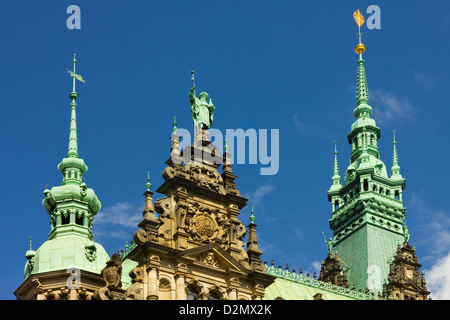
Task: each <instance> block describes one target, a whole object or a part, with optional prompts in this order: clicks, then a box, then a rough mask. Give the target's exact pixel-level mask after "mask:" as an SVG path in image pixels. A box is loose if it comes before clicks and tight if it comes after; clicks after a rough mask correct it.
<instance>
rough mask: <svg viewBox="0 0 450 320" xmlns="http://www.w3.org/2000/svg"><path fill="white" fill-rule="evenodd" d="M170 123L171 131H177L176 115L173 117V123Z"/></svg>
mask: <svg viewBox="0 0 450 320" xmlns="http://www.w3.org/2000/svg"><path fill="white" fill-rule="evenodd" d="M172 125H173V127H172V133H174V134H176V133H177V131H178V128H177V117H173V124H172Z"/></svg>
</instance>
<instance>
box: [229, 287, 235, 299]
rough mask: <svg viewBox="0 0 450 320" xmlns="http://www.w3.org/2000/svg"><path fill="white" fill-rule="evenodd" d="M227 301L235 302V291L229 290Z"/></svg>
mask: <svg viewBox="0 0 450 320" xmlns="http://www.w3.org/2000/svg"><path fill="white" fill-rule="evenodd" d="M228 300H237V289H236V288H231V290H230V293H229V294H228Z"/></svg>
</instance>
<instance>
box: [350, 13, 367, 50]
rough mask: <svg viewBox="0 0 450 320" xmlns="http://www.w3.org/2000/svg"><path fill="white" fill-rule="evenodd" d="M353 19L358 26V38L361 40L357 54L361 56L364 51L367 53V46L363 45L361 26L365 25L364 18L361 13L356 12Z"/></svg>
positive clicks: (357, 47) (356, 48)
mask: <svg viewBox="0 0 450 320" xmlns="http://www.w3.org/2000/svg"><path fill="white" fill-rule="evenodd" d="M353 18H354V19H355V21H356V24H357V25H358V34H357V35H358V38H359V44H358V45H357V46H356V47H355V52H356V53H357V54H359V55H361V54H362V53H363V52H364V51H366V46H365V45H363V44H362V43H361V36H362V34H361V26H362V25H363V24H364V17H363V15H362V14H361V12H360V11H359V9H358V10H356V11H355V12H353Z"/></svg>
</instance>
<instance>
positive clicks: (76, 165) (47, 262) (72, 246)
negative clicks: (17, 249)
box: [25, 55, 109, 277]
mask: <svg viewBox="0 0 450 320" xmlns="http://www.w3.org/2000/svg"><path fill="white" fill-rule="evenodd" d="M75 63H76V59H75V55H74V57H73V64H74V67H73V71H70V70H67V71H68V72H69V74H70V76H71V77H72V78H73V86H72V92H71V93H70V94H69V97H70V99H71V100H72V103H71V118H70V133H69V150H68V154H67V157H65V158H63V160H62V161H61V162H60V163H59V165H58V169H59V170H60V171H61V173H62V176H63V181H62V185H60V186H55V187H53V188H51V190H48V187H47V186H46V188H45V190H44V196H45V198H44V199H43V201H42V205H43V206H44V208H45V209H46V210H47V213H48V214H49V217H50V226H51V230H50V233H49V238H48V240H47V241H46V242H44V243H43V244H42V245H41V247H40V248H39V249H38V250H37V251H36V255H35V257H34V263H33V267H32V268H31V269H30V268H29V272H27V273H26V274H25V277H27V276H28V275H29V274H30V273H33V274H38V273H43V272H50V271H60V270H63V272H64V273H65V271H66V270H67V268H68V267H74V266H76V267H78V268H80V269H82V270H86V271H90V272H94V273H97V274H99V273H100V272H101V270H102V269H103V267H104V266H105V264H106V262H107V261H108V260H109V257H108V254H107V253H106V251H105V249H104V248H103V247H102V246H101V245H100V244H98V243H95V242H94V241H93V237H94V236H93V233H92V226H93V220H94V216H95V215H96V214H97V212H98V211H99V210H100V208H101V203H100V201H99V200H98V198H97V195H96V194H95V192H94V190H93V189H90V188H88V187H87V185H86V183H85V181H84V177H83V174H84V173H85V172H86V171H87V166H86V164H85V163H84V160H83V159H81V158H79V155H78V145H77V128H76V121H77V119H76V103H75V101H76V99H77V98H78V94H77V93H76V91H75V83H76V80H79V81H81V82H84V80H83V77H81V76H80V75H78V74H76V73H75ZM30 263H31V262H30V261H29V262H28V266H30Z"/></svg>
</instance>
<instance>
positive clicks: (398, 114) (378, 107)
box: [369, 90, 416, 123]
mask: <svg viewBox="0 0 450 320" xmlns="http://www.w3.org/2000/svg"><path fill="white" fill-rule="evenodd" d="M370 98H371V99H372V100H373V102H374V103H373V104H374V106H373V112H374V116H373V117H374V119H377V121H380V122H382V123H389V122H391V121H392V122H393V121H396V122H398V121H399V120H409V119H411V118H412V116H413V115H414V114H415V113H416V109H415V108H414V107H413V106H412V105H411V103H410V102H409V100H408V99H407V98H406V97H402V98H400V97H398V96H396V95H395V94H393V93H391V92H386V91H384V90H371V91H370ZM369 104H370V103H369Z"/></svg>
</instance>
